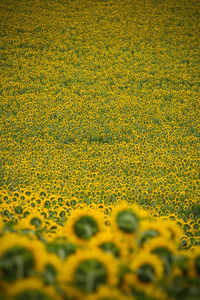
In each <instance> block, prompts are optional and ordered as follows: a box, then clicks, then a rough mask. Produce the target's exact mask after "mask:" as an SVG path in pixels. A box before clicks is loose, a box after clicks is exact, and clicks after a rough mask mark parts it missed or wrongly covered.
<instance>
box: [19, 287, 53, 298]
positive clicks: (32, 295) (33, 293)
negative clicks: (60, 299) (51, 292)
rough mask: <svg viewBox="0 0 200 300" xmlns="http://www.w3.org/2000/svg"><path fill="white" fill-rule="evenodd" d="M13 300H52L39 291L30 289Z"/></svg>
mask: <svg viewBox="0 0 200 300" xmlns="http://www.w3.org/2000/svg"><path fill="white" fill-rule="evenodd" d="M14 300H52V298H51V297H49V296H47V295H45V294H44V293H43V292H41V291H38V290H34V289H30V290H27V291H24V292H22V293H20V294H18V295H16V296H15V297H14Z"/></svg>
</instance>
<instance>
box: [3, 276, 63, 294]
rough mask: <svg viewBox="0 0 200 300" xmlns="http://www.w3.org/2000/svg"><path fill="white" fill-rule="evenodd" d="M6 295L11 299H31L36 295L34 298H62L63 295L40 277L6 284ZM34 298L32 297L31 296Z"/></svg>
mask: <svg viewBox="0 0 200 300" xmlns="http://www.w3.org/2000/svg"><path fill="white" fill-rule="evenodd" d="M5 290H6V295H7V296H8V297H10V298H11V299H13V300H15V299H29V298H31V295H32V296H33V295H34V299H41V298H42V299H44V298H45V300H61V299H62V298H61V296H60V295H59V294H58V293H57V292H56V291H55V290H54V288H53V287H52V286H49V285H48V286H46V285H44V284H43V283H42V281H41V280H40V279H39V278H36V277H29V278H25V279H20V280H17V281H16V282H15V283H14V284H13V283H12V285H11V284H7V285H6V286H5ZM31 299H32V298H31Z"/></svg>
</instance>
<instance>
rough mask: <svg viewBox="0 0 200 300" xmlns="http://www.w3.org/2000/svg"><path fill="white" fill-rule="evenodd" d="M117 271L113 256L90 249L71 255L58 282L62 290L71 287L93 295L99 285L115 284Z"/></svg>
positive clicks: (96, 249)
mask: <svg viewBox="0 0 200 300" xmlns="http://www.w3.org/2000/svg"><path fill="white" fill-rule="evenodd" d="M117 271H118V269H117V264H116V261H115V259H114V257H113V256H111V255H108V254H106V253H105V252H103V251H101V250H100V249H98V248H90V249H86V250H78V251H77V252H76V253H75V254H73V255H71V256H70V257H69V258H68V259H67V261H66V262H65V263H64V264H63V267H62V269H61V270H60V274H59V276H58V280H59V282H60V284H61V287H62V288H63V290H66V288H67V287H68V286H72V287H76V288H77V289H78V290H80V291H81V292H83V293H93V292H96V290H97V289H98V288H99V287H100V286H101V285H104V284H108V285H111V286H112V285H115V284H117V282H118V277H117ZM66 292H67V290H66ZM69 296H70V295H69Z"/></svg>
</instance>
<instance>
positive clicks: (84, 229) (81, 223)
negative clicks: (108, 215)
mask: <svg viewBox="0 0 200 300" xmlns="http://www.w3.org/2000/svg"><path fill="white" fill-rule="evenodd" d="M103 224H104V216H103V214H102V213H101V212H99V211H98V210H93V209H88V208H84V209H77V210H74V211H73V212H72V215H71V216H70V217H69V219H68V220H67V222H66V223H65V225H64V233H65V234H66V236H67V237H70V239H72V240H74V241H75V242H77V243H81V244H82V243H86V242H88V241H89V240H90V239H91V238H92V237H94V236H95V235H96V234H98V233H99V232H100V231H101V230H102V229H103Z"/></svg>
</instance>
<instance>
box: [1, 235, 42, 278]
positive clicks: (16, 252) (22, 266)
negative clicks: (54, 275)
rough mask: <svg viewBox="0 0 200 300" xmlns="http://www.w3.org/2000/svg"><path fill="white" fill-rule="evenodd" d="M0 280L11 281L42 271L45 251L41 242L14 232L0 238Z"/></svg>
mask: <svg viewBox="0 0 200 300" xmlns="http://www.w3.org/2000/svg"><path fill="white" fill-rule="evenodd" d="M0 244H1V247H0V262H1V275H0V276H1V280H3V281H8V282H13V281H16V280H17V279H20V278H25V277H27V276H29V275H30V274H31V273H32V272H33V271H39V272H40V271H42V268H43V266H44V264H43V260H44V259H45V258H46V251H45V248H44V245H43V244H42V242H40V241H38V240H36V239H32V240H31V239H29V238H27V237H26V236H23V235H21V236H20V235H18V234H15V233H6V234H5V235H4V236H3V237H1V238H0Z"/></svg>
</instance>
